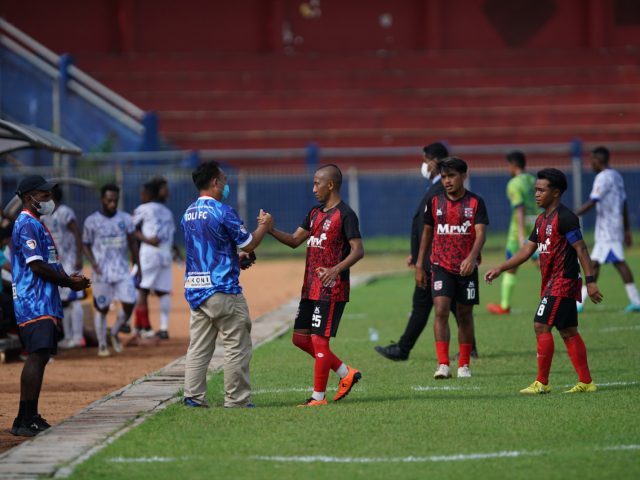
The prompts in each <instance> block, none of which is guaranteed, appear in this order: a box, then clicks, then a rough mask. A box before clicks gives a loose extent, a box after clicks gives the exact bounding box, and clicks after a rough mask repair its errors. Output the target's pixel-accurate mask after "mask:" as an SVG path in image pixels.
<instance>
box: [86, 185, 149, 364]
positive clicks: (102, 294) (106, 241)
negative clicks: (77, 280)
mask: <svg viewBox="0 0 640 480" xmlns="http://www.w3.org/2000/svg"><path fill="white" fill-rule="evenodd" d="M100 194H101V195H100V200H101V209H100V210H99V211H97V212H94V213H92V214H91V215H89V216H88V217H87V219H86V220H85V222H84V229H83V232H82V242H83V244H84V253H85V255H86V256H87V258H88V259H89V261H90V262H91V267H92V268H93V278H92V280H93V282H92V283H93V287H92V289H93V304H94V306H95V308H96V314H95V317H94V323H95V327H96V335H97V337H98V356H100V357H108V356H109V355H110V353H109V349H108V348H107V312H108V311H109V306H110V305H111V302H112V301H113V300H119V301H120V302H121V303H122V309H123V311H124V316H122V317H120V316H119V317H118V319H117V321H116V323H115V325H114V326H113V327H112V328H111V331H110V339H111V345H112V346H113V349H114V350H115V351H116V352H117V353H119V352H121V351H122V344H121V343H120V340H119V339H118V331H119V330H120V327H121V326H122V324H123V323H124V322H126V321H127V320H128V319H129V317H130V316H131V312H132V311H133V306H134V304H135V302H136V289H135V286H134V283H133V279H132V278H131V275H130V274H129V271H130V265H129V258H128V254H129V253H130V254H131V260H132V262H133V264H134V265H136V266H137V268H138V272H139V271H140V261H139V258H138V243H137V241H136V239H135V236H134V226H133V221H132V219H131V215H129V214H128V213H125V212H120V211H118V201H119V200H120V188H119V187H118V186H117V185H113V184H107V185H104V186H103V187H102V189H101V190H100ZM138 276H139V273H138Z"/></svg>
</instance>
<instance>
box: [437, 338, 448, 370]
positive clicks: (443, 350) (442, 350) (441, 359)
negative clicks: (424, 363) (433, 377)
mask: <svg viewBox="0 0 640 480" xmlns="http://www.w3.org/2000/svg"><path fill="white" fill-rule="evenodd" d="M436 354H437V355H438V365H442V364H443V363H444V364H445V365H449V342H438V341H436Z"/></svg>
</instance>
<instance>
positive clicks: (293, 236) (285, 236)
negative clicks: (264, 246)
mask: <svg viewBox="0 0 640 480" xmlns="http://www.w3.org/2000/svg"><path fill="white" fill-rule="evenodd" d="M269 233H270V234H271V236H272V237H273V238H275V239H276V240H278V241H279V242H280V243H283V244H284V245H287V246H288V247H291V248H297V247H299V246H300V244H302V242H304V241H305V240H306V239H307V238H309V232H308V231H307V230H305V229H304V228H302V227H298V228H297V229H296V231H295V232H293V233H286V232H282V231H280V230H278V229H276V228H272V229H271V231H270V232H269Z"/></svg>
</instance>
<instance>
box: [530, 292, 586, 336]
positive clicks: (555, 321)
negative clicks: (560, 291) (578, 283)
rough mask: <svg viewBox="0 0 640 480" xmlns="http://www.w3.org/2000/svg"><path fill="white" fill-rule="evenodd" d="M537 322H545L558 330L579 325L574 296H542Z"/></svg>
mask: <svg viewBox="0 0 640 480" xmlns="http://www.w3.org/2000/svg"><path fill="white" fill-rule="evenodd" d="M533 321H534V322H536V323H544V324H546V325H549V326H551V327H556V328H557V329H558V330H564V329H565V328H569V327H577V326H578V308H577V306H576V301H575V300H574V299H573V298H565V297H542V299H541V300H540V304H539V305H538V310H536V315H535V317H533Z"/></svg>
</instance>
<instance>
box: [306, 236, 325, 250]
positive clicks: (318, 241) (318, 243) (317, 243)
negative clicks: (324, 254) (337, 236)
mask: <svg viewBox="0 0 640 480" xmlns="http://www.w3.org/2000/svg"><path fill="white" fill-rule="evenodd" d="M326 239H327V234H326V233H321V234H320V236H319V237H314V236H313V235H311V236H310V237H309V240H307V246H308V247H313V248H324V247H323V246H322V242H324V241H325V240H326Z"/></svg>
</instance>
